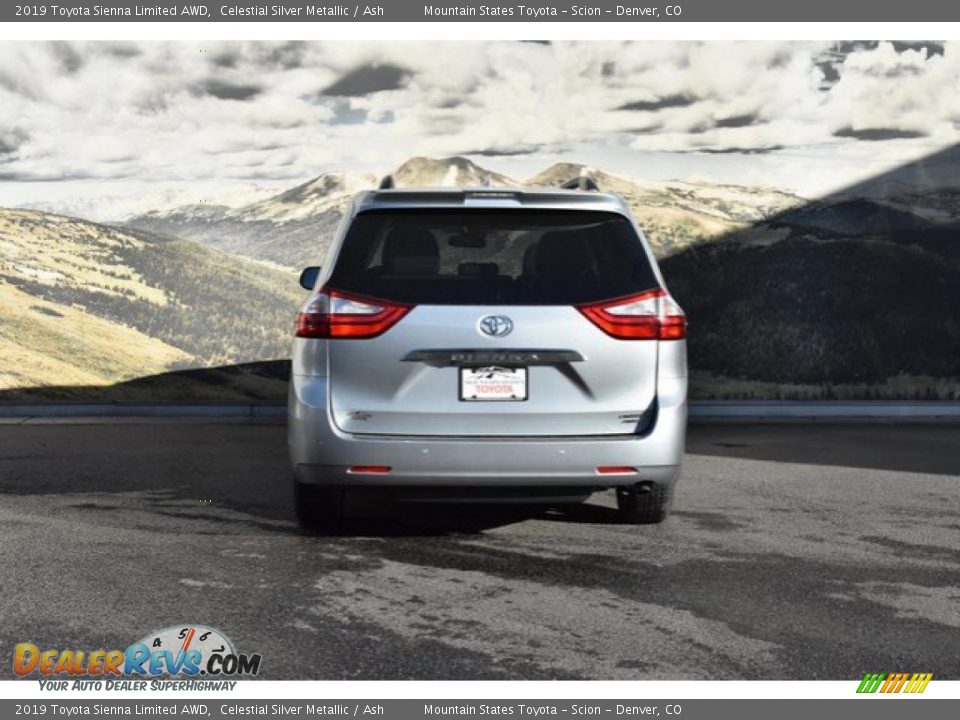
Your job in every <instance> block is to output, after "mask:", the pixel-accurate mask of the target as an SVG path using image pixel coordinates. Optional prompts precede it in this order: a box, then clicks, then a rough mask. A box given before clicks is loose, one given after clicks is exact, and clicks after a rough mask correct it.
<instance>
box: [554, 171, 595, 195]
mask: <svg viewBox="0 0 960 720" xmlns="http://www.w3.org/2000/svg"><path fill="white" fill-rule="evenodd" d="M560 189H561V190H591V191H593V192H597V191H598V190H599V189H600V187H599V186H598V185H597V181H596V180H594V179H593V178H589V177H584V176H582V175H581V176H580V177H575V178H570V179H569V180H567V181H566V182H565V183H563V184H561V185H560Z"/></svg>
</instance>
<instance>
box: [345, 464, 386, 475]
mask: <svg viewBox="0 0 960 720" xmlns="http://www.w3.org/2000/svg"><path fill="white" fill-rule="evenodd" d="M391 469H392V468H391V467H390V466H389V465H353V466H351V467H349V468H347V472H348V473H349V474H350V475H386V474H387V473H389V472H390V470H391Z"/></svg>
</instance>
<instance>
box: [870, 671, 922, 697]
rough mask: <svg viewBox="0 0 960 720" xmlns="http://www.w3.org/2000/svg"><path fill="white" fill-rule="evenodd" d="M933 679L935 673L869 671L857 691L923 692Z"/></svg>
mask: <svg viewBox="0 0 960 720" xmlns="http://www.w3.org/2000/svg"><path fill="white" fill-rule="evenodd" d="M932 679H933V673H890V674H887V673H867V674H866V675H864V676H863V680H861V681H860V687H858V688H857V692H858V693H875V692H880V693H922V692H923V691H924V690H926V689H927V685H928V684H929V683H930V681H931V680H932Z"/></svg>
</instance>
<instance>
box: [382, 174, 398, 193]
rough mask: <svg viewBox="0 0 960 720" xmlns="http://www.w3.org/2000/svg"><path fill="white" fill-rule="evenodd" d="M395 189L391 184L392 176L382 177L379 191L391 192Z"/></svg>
mask: <svg viewBox="0 0 960 720" xmlns="http://www.w3.org/2000/svg"><path fill="white" fill-rule="evenodd" d="M394 187H395V185H394V184H393V175H384V176H383V179H382V180H381V181H380V186H379V189H380V190H392V189H393V188H394Z"/></svg>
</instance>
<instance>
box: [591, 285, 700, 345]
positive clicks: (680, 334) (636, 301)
mask: <svg viewBox="0 0 960 720" xmlns="http://www.w3.org/2000/svg"><path fill="white" fill-rule="evenodd" d="M577 310H579V311H580V312H582V313H583V314H584V316H585V317H586V318H587V319H588V320H590V322H592V323H593V324H594V325H596V326H597V327H598V328H600V329H601V330H603V331H604V332H605V333H606V334H607V335H610V336H611V337H615V338H617V339H619V340H682V339H683V338H685V337H686V336H687V316H686V315H684V313H683V310H681V309H680V306H679V305H677V301H676V300H674V299H673V298H672V297H670V295H669V294H668V293H667V291H666V290H664V289H662V288H657V289H656V290H648V291H647V292H644V293H640V294H639V295H633V296H631V297H625V298H618V299H617V300H608V301H606V302H602V303H594V304H592V305H580V306H579V307H577Z"/></svg>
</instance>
